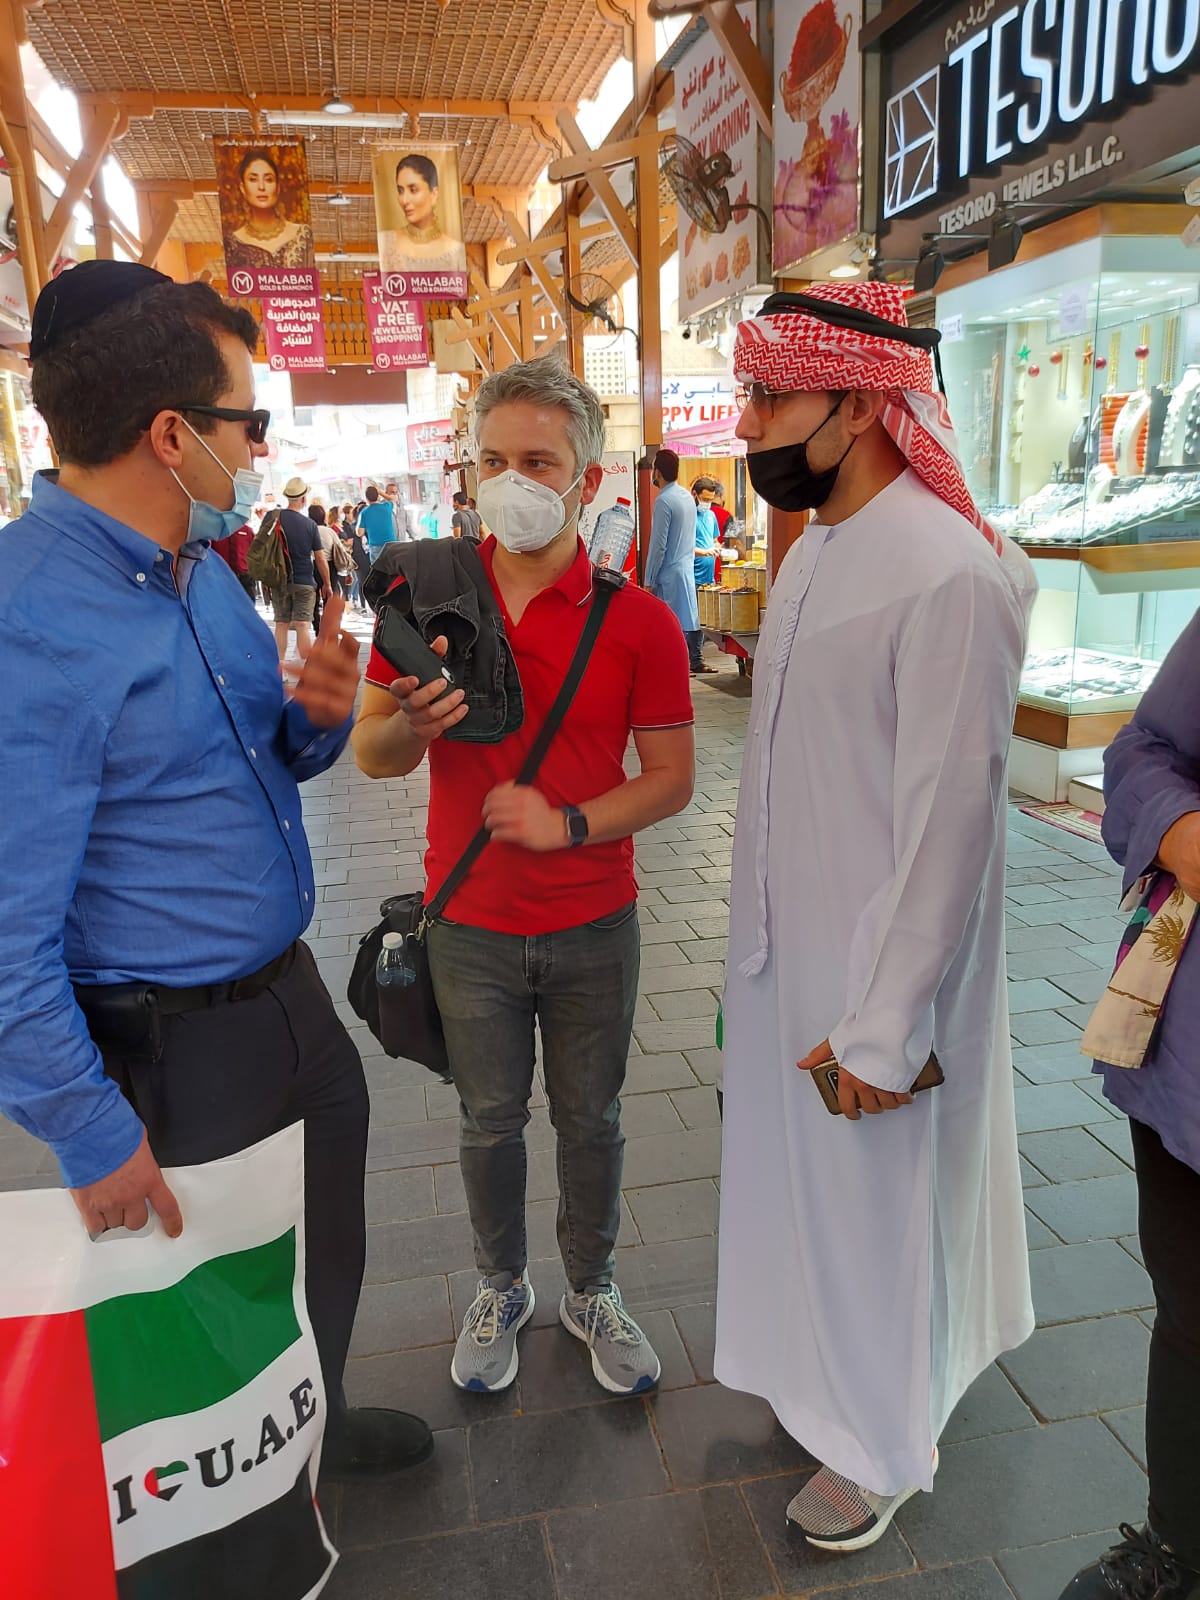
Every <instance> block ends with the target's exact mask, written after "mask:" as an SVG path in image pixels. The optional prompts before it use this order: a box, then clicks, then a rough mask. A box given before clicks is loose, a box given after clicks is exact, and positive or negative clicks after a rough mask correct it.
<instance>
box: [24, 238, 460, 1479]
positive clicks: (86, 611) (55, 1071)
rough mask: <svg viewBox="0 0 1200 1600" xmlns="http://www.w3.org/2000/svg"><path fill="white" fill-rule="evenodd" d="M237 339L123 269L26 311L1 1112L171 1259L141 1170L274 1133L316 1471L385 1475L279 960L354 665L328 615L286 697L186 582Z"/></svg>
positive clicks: (233, 462)
mask: <svg viewBox="0 0 1200 1600" xmlns="http://www.w3.org/2000/svg"><path fill="white" fill-rule="evenodd" d="M257 336H258V329H257V326H256V324H255V322H254V319H253V318H252V317H251V316H250V315H249V314H248V313H247V312H245V311H242V310H238V309H236V308H234V307H232V306H227V305H225V304H224V303H223V302H222V301H221V299H220V298H219V297H218V296H217V295H216V294H215V293H214V292H213V291H212V290H211V289H209V288H208V287H206V286H205V285H203V284H199V283H189V284H175V283H172V282H171V280H170V279H169V278H165V277H164V276H163V275H162V274H161V273H157V272H153V271H151V270H150V269H149V268H146V267H141V266H138V265H135V264H133V263H130V262H112V261H95V262H85V263H84V264H83V265H82V266H79V267H76V268H74V269H72V270H71V271H68V272H65V273H63V274H61V275H60V276H59V277H58V278H57V279H55V280H54V282H53V283H51V284H50V285H49V286H48V287H47V288H46V289H45V290H43V292H42V294H41V296H40V297H39V299H38V302H37V306H36V308H35V311H34V317H33V326H32V334H31V339H30V357H31V361H32V365H33V396H34V403H35V405H36V406H37V407H38V409H39V410H40V411H41V413H42V415H43V417H44V418H45V420H46V423H47V426H48V428H49V431H50V436H51V438H52V439H53V441H54V445H55V447H56V450H57V453H58V456H59V459H60V460H61V462H62V470H61V473H60V474H59V475H58V476H57V480H56V479H55V476H54V475H52V474H46V475H43V476H41V477H39V478H38V480H37V482H36V484H35V486H34V493H33V501H32V504H31V506H30V508H29V511H28V512H27V514H26V515H25V516H24V517H22V518H21V519H20V520H19V521H18V522H16V523H14V524H12V525H10V526H9V527H8V528H6V529H4V530H3V532H2V533H0V682H2V683H3V684H4V686H5V687H4V694H3V695H2V696H0V759H2V761H3V770H4V785H3V788H4V793H5V794H6V795H8V796H9V797H14V796H17V795H20V797H21V802H20V804H9V805H6V806H4V807H0V857H2V859H3V860H4V862H5V914H4V917H3V918H2V919H0V1111H3V1112H4V1113H6V1114H7V1115H8V1116H10V1117H12V1118H13V1119H14V1120H15V1121H16V1122H18V1123H19V1124H20V1125H21V1126H22V1127H23V1128H25V1129H27V1130H28V1131H29V1132H30V1133H32V1134H34V1135H35V1136H36V1137H38V1138H40V1139H44V1140H45V1141H46V1142H47V1144H49V1145H50V1147H51V1149H52V1150H53V1151H54V1154H55V1156H56V1157H57V1158H58V1162H59V1165H60V1167H61V1169H62V1175H63V1181H64V1183H65V1185H66V1186H67V1187H68V1188H69V1189H70V1190H71V1191H72V1194H73V1197H74V1200H75V1203H76V1205H77V1206H78V1208H79V1211H80V1215H81V1218H82V1221H83V1224H84V1225H85V1226H86V1227H88V1228H89V1229H90V1230H91V1231H92V1232H94V1233H99V1232H103V1231H105V1230H107V1229H111V1228H121V1227H126V1228H131V1229H136V1228H138V1227H140V1226H141V1225H142V1224H143V1223H144V1222H145V1221H146V1219H147V1202H149V1204H150V1205H151V1206H152V1207H153V1210H154V1211H155V1212H156V1213H157V1215H158V1217H159V1220H160V1221H161V1222H162V1224H163V1226H164V1228H165V1230H166V1232H167V1234H168V1235H169V1236H170V1237H172V1238H174V1237H176V1236H177V1235H178V1234H179V1233H180V1232H181V1230H182V1228H183V1227H184V1226H186V1224H187V1222H188V1220H189V1219H188V1218H187V1216H186V1215H182V1216H181V1213H180V1208H179V1206H178V1204H177V1203H176V1201H175V1198H174V1196H173V1195H172V1193H171V1191H170V1189H169V1188H168V1186H167V1184H166V1182H165V1181H164V1179H163V1176H162V1172H161V1171H160V1164H161V1165H162V1166H176V1165H190V1164H193V1163H197V1162H206V1161H212V1160H216V1159H219V1158H220V1157H223V1156H228V1155H231V1154H233V1153H234V1152H236V1151H238V1150H241V1149H244V1148H246V1147H247V1146H249V1145H252V1144H254V1143H256V1142H258V1141H259V1140H261V1139H263V1138H265V1137H266V1136H268V1135H269V1134H271V1133H274V1132H276V1131H278V1129H280V1128H282V1127H284V1126H286V1125H288V1124H290V1123H294V1122H296V1121H303V1123H304V1130H305V1167H306V1190H307V1192H306V1196H305V1201H306V1204H305V1214H306V1290H307V1300H308V1306H309V1312H310V1315H311V1318H312V1323H313V1330H314V1332H315V1334H316V1339H317V1347H318V1350H319V1353H320V1358H321V1366H322V1372H323V1376H324V1380H325V1390H326V1396H327V1401H328V1406H329V1428H328V1431H327V1435H326V1452H325V1466H326V1467H328V1468H329V1469H331V1470H332V1471H334V1472H336V1473H338V1474H339V1475H347V1474H355V1473H361V1472H379V1471H390V1470H395V1469H396V1468H398V1467H401V1466H407V1465H409V1464H411V1463H412V1462H413V1461H415V1460H418V1459H423V1458H424V1457H425V1456H427V1455H428V1454H429V1452H430V1450H431V1449H432V1440H431V1437H430V1435H429V1432H428V1430H427V1429H426V1428H425V1427H424V1424H422V1423H420V1422H418V1421H417V1419H415V1418H409V1417H405V1416H403V1414H401V1413H398V1412H383V1411H369V1412H361V1411H358V1412H355V1411H349V1410H347V1408H346V1404H345V1400H344V1397H343V1394H342V1370H343V1367H344V1365H345V1359H346V1352H347V1349H348V1346H349V1341H350V1334H351V1331H352V1327H353V1322H354V1314H355V1309H356V1306H357V1302H358V1293H359V1288H360V1285H361V1280H362V1272H363V1263H364V1257H365V1219H364V1206H363V1173H364V1165H365V1152H366V1137H367V1115H368V1103H367V1090H366V1085H365V1082H364V1079H363V1072H362V1064H361V1062H360V1061H359V1059H358V1054H357V1052H356V1050H355V1048H354V1046H353V1044H352V1043H351V1041H350V1038H349V1035H348V1034H347V1033H346V1031H345V1029H344V1028H343V1026H342V1024H341V1022H340V1021H339V1019H338V1017H337V1015H336V1013H335V1011H334V1007H333V1002H332V1001H331V999H330V997H329V994H328V992H327V991H326V989H325V987H324V985H323V984H322V982H321V980H320V978H319V977H318V975H317V970H316V965H315V962H314V961H313V958H312V955H311V953H310V952H309V950H308V949H307V947H306V946H305V945H304V944H303V943H301V942H300V935H301V934H302V933H303V931H304V929H305V928H306V926H307V925H308V923H309V920H310V919H311V917H312V912H313V897H314V888H313V870H312V863H311V859H310V856H309V851H308V844H307V841H306V839H305V836H304V825H303V821H302V818H301V810H300V795H299V790H298V788H297V784H298V782H299V781H301V780H303V779H304V778H308V777H312V776H313V775H314V774H316V773H319V772H323V771H325V770H326V769H327V768H328V767H329V766H331V765H332V763H333V762H334V761H335V760H336V759H337V757H338V755H339V754H340V752H341V750H342V748H343V745H344V744H345V741H346V738H347V736H348V733H349V729H350V718H351V712H352V708H353V703H354V696H355V691H356V688H357V684H358V676H359V673H358V666H357V654H358V647H357V645H356V644H355V642H354V640H353V639H350V638H348V637H346V636H345V635H342V634H340V633H339V632H338V624H339V622H340V618H341V610H342V604H343V602H341V601H336V602H334V603H333V604H331V605H330V607H329V612H328V616H327V620H326V624H325V626H324V627H323V629H322V631H321V635H320V637H319V639H318V640H317V642H316V644H315V645H314V647H313V650H312V653H311V654H310V656H309V658H308V661H307V662H306V663H305V664H304V666H303V668H302V670H301V671H300V673H299V676H298V678H297V680H296V681H295V683H294V684H293V686H292V688H291V692H290V695H288V696H286V697H285V695H284V692H283V690H282V689H281V685H280V678H279V664H278V658H277V655H276V651H275V648H274V644H273V641H272V638H271V634H270V631H269V630H268V629H267V628H266V627H265V626H264V624H263V623H262V622H261V621H260V620H259V618H258V617H257V616H256V614H255V613H254V611H253V610H252V609H251V608H250V607H249V606H247V605H246V604H245V603H244V600H243V597H242V595H241V592H240V591H239V589H238V586H237V579H236V578H235V577H234V575H233V573H232V572H231V571H230V569H229V567H228V566H227V565H226V564H225V563H224V562H223V561H221V560H218V559H210V544H209V541H210V540H211V539H212V538H214V537H218V536H219V535H220V534H221V533H222V532H223V531H225V530H226V524H227V522H228V520H231V518H232V516H233V515H236V516H237V517H238V520H239V521H240V520H242V513H243V512H244V509H245V506H244V504H243V502H247V503H249V504H253V500H254V498H255V492H256V489H257V487H258V481H256V480H258V474H257V473H255V472H253V471H251V470H250V469H251V466H252V463H253V461H254V460H255V458H256V457H260V456H262V455H265V454H266V443H265V435H266V426H267V422H268V421H269V417H268V415H267V413H266V412H262V411H256V410H255V409H254V373H253V366H252V359H251V358H252V352H253V350H254V348H255V345H256V342H257ZM259 481H260V480H259ZM226 506H232V507H234V508H235V509H234V510H232V511H230V512H225V511H222V509H221V508H222V507H226ZM73 596H74V597H77V599H78V600H80V601H82V598H83V597H84V596H86V603H72V597H73Z"/></svg>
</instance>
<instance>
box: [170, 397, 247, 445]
mask: <svg viewBox="0 0 1200 1600" xmlns="http://www.w3.org/2000/svg"><path fill="white" fill-rule="evenodd" d="M176 409H177V410H179V411H194V412H195V413H196V414H197V415H198V416H201V417H217V418H219V420H220V421H221V422H244V423H245V424H246V437H247V438H248V439H249V440H250V443H251V444H266V442H267V429H268V428H269V427H270V426H271V413H270V412H269V411H231V410H230V408H229V407H228V406H191V405H182V406H178V407H177V408H176Z"/></svg>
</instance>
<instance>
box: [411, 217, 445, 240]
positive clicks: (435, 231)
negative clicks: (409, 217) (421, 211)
mask: <svg viewBox="0 0 1200 1600" xmlns="http://www.w3.org/2000/svg"><path fill="white" fill-rule="evenodd" d="M441 231H442V230H441V228H440V227H439V226H438V220H437V218H436V217H434V219H433V221H432V222H427V223H426V224H425V226H424V227H422V226H421V224H420V223H419V222H406V223H405V224H404V233H405V236H406V238H409V239H415V240H416V241H417V243H418V244H421V243H424V242H425V240H427V239H436V238H437V237H438V235H439V234H440V233H441Z"/></svg>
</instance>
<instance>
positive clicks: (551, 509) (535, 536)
mask: <svg viewBox="0 0 1200 1600" xmlns="http://www.w3.org/2000/svg"><path fill="white" fill-rule="evenodd" d="M586 471H587V468H586V467H585V468H584V472H586ZM582 479H583V472H581V473H580V474H579V477H578V478H576V479H575V483H572V484H571V485H570V486H569V487H568V489H567V491H566V493H567V494H570V492H571V490H572V489H574V487H575V484H577V483H580V482H581V481H582ZM475 500H476V506H477V509H478V511H479V515H480V516H481V517H482V519H483V521H484V522H485V523H486V524H487V526H488V528H489V530H490V531H491V532H492V533H494V534H495V535H496V538H497V540H498V542H499V543H500V544H502V545H503V546H504V548H505V549H506V550H511V551H513V552H514V554H517V555H521V554H525V553H527V552H529V551H531V550H542V549H544V548H545V547H546V545H548V544H549V543H550V542H551V541H552V540H554V539H557V538H558V536H559V534H560V533H561V532H562V531H563V529H564V528H565V527H566V526H567V524H568V523H569V522H571V521H573V520H574V518H575V517H576V516H577V515H578V514H579V508H578V506H577V507H576V508H575V510H574V511H573V512H571V513H570V514H569V515H568V513H567V507H566V504H565V502H564V500H563V497H562V495H560V494H559V493H558V491H557V490H556V489H551V488H550V487H549V486H548V485H547V484H544V483H537V482H535V480H534V479H533V478H527V477H526V476H525V475H524V473H521V472H517V471H515V470H514V469H513V468H511V467H510V468H509V470H508V471H507V472H501V473H500V474H499V475H498V476H497V477H495V478H484V479H482V481H481V482H480V485H479V488H478V489H477V490H476V494H475Z"/></svg>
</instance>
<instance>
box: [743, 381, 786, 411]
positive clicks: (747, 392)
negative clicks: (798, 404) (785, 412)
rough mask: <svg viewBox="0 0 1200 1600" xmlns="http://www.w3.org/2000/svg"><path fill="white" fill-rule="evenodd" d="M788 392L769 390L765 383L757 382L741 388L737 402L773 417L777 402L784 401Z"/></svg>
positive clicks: (784, 390)
mask: <svg viewBox="0 0 1200 1600" xmlns="http://www.w3.org/2000/svg"><path fill="white" fill-rule="evenodd" d="M788 392H789V391H788V390H786V389H768V388H767V386H766V384H765V383H759V382H757V380H756V381H755V382H754V383H751V384H743V385H742V386H741V388H740V389H739V390H738V392H737V401H738V404H739V405H741V406H753V407H754V409H755V411H759V412H762V413H763V414H764V415H766V416H768V417H773V416H774V415H775V402H776V400H782V398H783V397H784V395H785V394H787V393H788Z"/></svg>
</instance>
